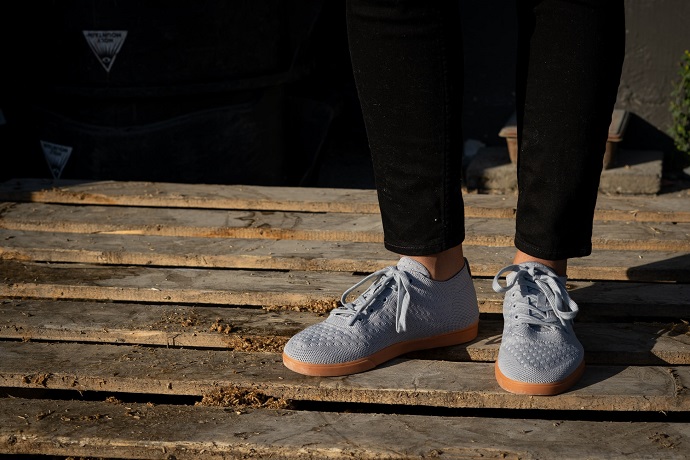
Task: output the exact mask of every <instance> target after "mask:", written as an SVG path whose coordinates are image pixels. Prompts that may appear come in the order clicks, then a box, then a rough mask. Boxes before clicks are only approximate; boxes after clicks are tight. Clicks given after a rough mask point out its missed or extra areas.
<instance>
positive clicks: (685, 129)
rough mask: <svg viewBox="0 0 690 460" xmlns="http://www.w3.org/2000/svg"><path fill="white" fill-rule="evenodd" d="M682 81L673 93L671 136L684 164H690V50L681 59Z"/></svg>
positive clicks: (674, 86)
mask: <svg viewBox="0 0 690 460" xmlns="http://www.w3.org/2000/svg"><path fill="white" fill-rule="evenodd" d="M678 75H679V76H680V80H679V81H678V82H675V83H674V84H673V91H672V92H671V106H670V110H671V118H672V120H673V125H672V126H671V130H670V135H671V137H672V138H673V142H674V144H675V146H676V149H678V151H679V152H681V154H683V156H684V159H682V160H681V162H682V163H684V164H686V165H687V164H690V50H685V52H684V53H683V56H682V57H681V59H680V70H679V71H678Z"/></svg>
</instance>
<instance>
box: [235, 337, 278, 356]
mask: <svg viewBox="0 0 690 460" xmlns="http://www.w3.org/2000/svg"><path fill="white" fill-rule="evenodd" d="M289 339H290V338H289V337H280V336H264V337H262V336H242V335H233V336H230V337H228V339H227V342H226V343H227V345H228V348H230V349H231V350H234V351H247V352H249V351H261V352H267V353H281V352H282V351H283V348H284V347H285V344H286V343H287V341H288V340H289Z"/></svg>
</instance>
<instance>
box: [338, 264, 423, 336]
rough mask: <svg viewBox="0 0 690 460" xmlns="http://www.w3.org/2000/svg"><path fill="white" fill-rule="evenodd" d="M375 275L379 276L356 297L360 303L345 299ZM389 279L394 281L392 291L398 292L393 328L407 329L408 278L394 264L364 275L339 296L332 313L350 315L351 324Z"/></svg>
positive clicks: (385, 285)
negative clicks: (338, 301) (337, 303)
mask: <svg viewBox="0 0 690 460" xmlns="http://www.w3.org/2000/svg"><path fill="white" fill-rule="evenodd" d="M376 277H380V278H379V279H378V280H377V281H376V282H375V283H373V284H372V285H371V286H369V287H368V288H367V290H366V291H364V292H363V293H362V295H360V296H359V297H358V298H357V300H360V299H361V300H362V303H357V300H355V301H354V302H346V301H345V299H346V298H347V296H348V295H349V294H350V293H351V292H352V291H354V290H355V289H357V288H358V287H360V286H361V285H362V284H364V283H366V282H367V281H368V280H370V279H372V278H376ZM391 281H393V282H394V284H393V286H392V288H391V289H392V290H393V292H397V293H398V299H397V304H396V309H395V330H396V332H401V331H405V330H406V329H407V324H406V317H407V309H408V307H409V306H410V280H409V278H408V276H407V273H405V272H404V271H402V270H400V269H398V267H395V266H391V267H386V268H384V269H381V270H378V271H376V272H374V273H372V274H371V275H369V276H367V277H365V278H364V279H362V280H361V281H360V282H358V283H357V284H355V285H354V286H352V287H351V288H349V289H348V290H346V291H345V292H344V293H343V295H342V296H341V297H340V303H341V304H342V305H341V306H340V307H338V308H337V309H335V310H333V314H335V315H337V316H346V317H347V316H352V318H351V319H350V322H349V323H348V324H349V325H350V326H352V325H353V324H354V323H355V321H356V320H357V317H358V316H359V315H360V314H361V313H362V312H363V311H364V310H366V309H367V308H368V307H369V306H370V305H372V304H373V303H374V302H375V301H376V298H377V297H378V295H379V294H380V293H381V292H382V291H383V290H384V289H386V287H387V286H388V284H389V282H391Z"/></svg>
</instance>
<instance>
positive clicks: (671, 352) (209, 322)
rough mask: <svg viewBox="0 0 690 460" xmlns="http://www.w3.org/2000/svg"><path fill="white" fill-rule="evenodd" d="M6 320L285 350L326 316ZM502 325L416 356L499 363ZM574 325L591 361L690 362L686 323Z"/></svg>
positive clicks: (75, 333) (55, 310) (69, 333)
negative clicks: (296, 336) (469, 339)
mask: <svg viewBox="0 0 690 460" xmlns="http://www.w3.org/2000/svg"><path fill="white" fill-rule="evenodd" d="M0 318H2V319H1V320H0V338H2V339H15V340H25V341H27V340H39V341H77V342H97V343H120V344H129V345H161V346H178V347H193V348H227V349H231V350H238V351H271V352H281V351H282V349H283V346H284V345H285V343H286V342H287V340H288V339H289V338H290V337H291V336H292V335H294V334H295V333H297V332H299V331H300V330H302V329H304V328H305V327H307V326H310V325H312V324H315V323H317V322H320V321H322V320H323V319H324V318H323V317H317V316H315V315H313V314H310V313H303V312H281V313H277V312H268V311H263V310H256V309H245V308H232V309H230V308H219V307H186V306H179V305H141V304H113V303H94V302H87V303H84V302H70V301H60V302H54V301H40V300H29V301H20V300H14V301H7V302H4V303H2V304H0ZM502 328H503V323H502V322H501V321H497V320H486V319H482V320H481V323H480V328H479V336H478V337H477V339H476V340H475V341H473V342H471V343H469V344H466V345H461V346H453V347H445V348H439V349H436V350H425V351H423V352H418V353H414V354H412V355H410V357H414V358H416V359H436V360H445V361H485V362H491V361H495V360H496V357H497V355H498V347H499V345H500V341H501V333H502ZM576 331H577V335H578V338H579V339H580V341H581V342H582V344H583V346H584V347H585V350H586V352H587V355H586V360H587V362H588V363H590V364H630V365H651V364H656V365H658V364H674V365H684V364H690V334H688V326H687V324H685V323H682V322H677V323H675V324H674V323H664V324H662V323H634V324H621V323H578V324H577V325H576Z"/></svg>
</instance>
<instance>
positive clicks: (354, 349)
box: [284, 257, 479, 364]
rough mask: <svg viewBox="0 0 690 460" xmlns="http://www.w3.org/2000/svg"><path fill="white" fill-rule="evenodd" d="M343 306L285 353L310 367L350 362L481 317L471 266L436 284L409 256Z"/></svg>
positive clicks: (303, 333)
mask: <svg viewBox="0 0 690 460" xmlns="http://www.w3.org/2000/svg"><path fill="white" fill-rule="evenodd" d="M374 278H377V279H376V281H374V282H373V283H372V284H371V286H369V287H368V288H367V289H366V291H364V292H363V293H362V294H361V295H360V296H359V297H358V298H357V299H356V300H354V301H353V302H346V297H347V295H348V294H349V293H350V292H351V291H352V290H354V289H356V288H357V287H359V286H360V285H362V284H364V283H366V282H367V281H368V280H370V279H374ZM341 304H342V305H341V306H340V307H339V308H336V309H335V310H333V311H332V312H331V313H330V315H329V317H328V318H327V319H326V320H325V321H323V322H321V323H319V324H315V325H313V326H310V327H308V328H306V329H305V330H303V331H301V332H300V333H298V334H296V335H295V336H293V337H292V338H291V339H290V340H289V341H288V343H287V344H286V346H285V349H284V353H285V354H286V355H288V356H289V357H291V358H292V359H295V360H298V361H301V362H306V363H313V364H336V363H345V362H350V361H354V360H358V359H362V358H365V357H367V356H370V355H371V354H373V353H376V352H377V351H379V350H382V349H383V348H385V347H388V346H390V345H393V344H395V343H398V342H402V341H407V340H413V339H419V338H425V337H432V336H436V335H440V334H445V333H449V332H454V331H457V330H460V329H464V328H466V327H468V326H471V325H472V324H474V323H476V322H477V321H478V319H479V310H478V307H477V297H476V293H475V290H474V285H473V283H472V280H471V278H470V275H469V269H468V268H467V267H466V268H463V270H462V271H460V272H459V273H458V274H457V275H455V276H454V277H453V278H451V279H450V280H448V281H442V282H441V281H434V280H432V279H431V278H430V277H429V272H428V271H427V269H426V268H425V267H424V266H423V265H422V264H420V263H419V262H417V261H415V260H413V259H410V258H408V257H403V258H401V259H400V261H399V262H398V264H397V266H390V267H386V268H384V269H383V270H379V271H377V272H375V273H372V274H371V275H369V276H368V277H366V278H364V279H363V280H362V281H360V282H359V283H357V284H356V285H354V286H353V287H352V288H350V289H348V290H347V291H345V293H344V294H343V297H342V299H341Z"/></svg>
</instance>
